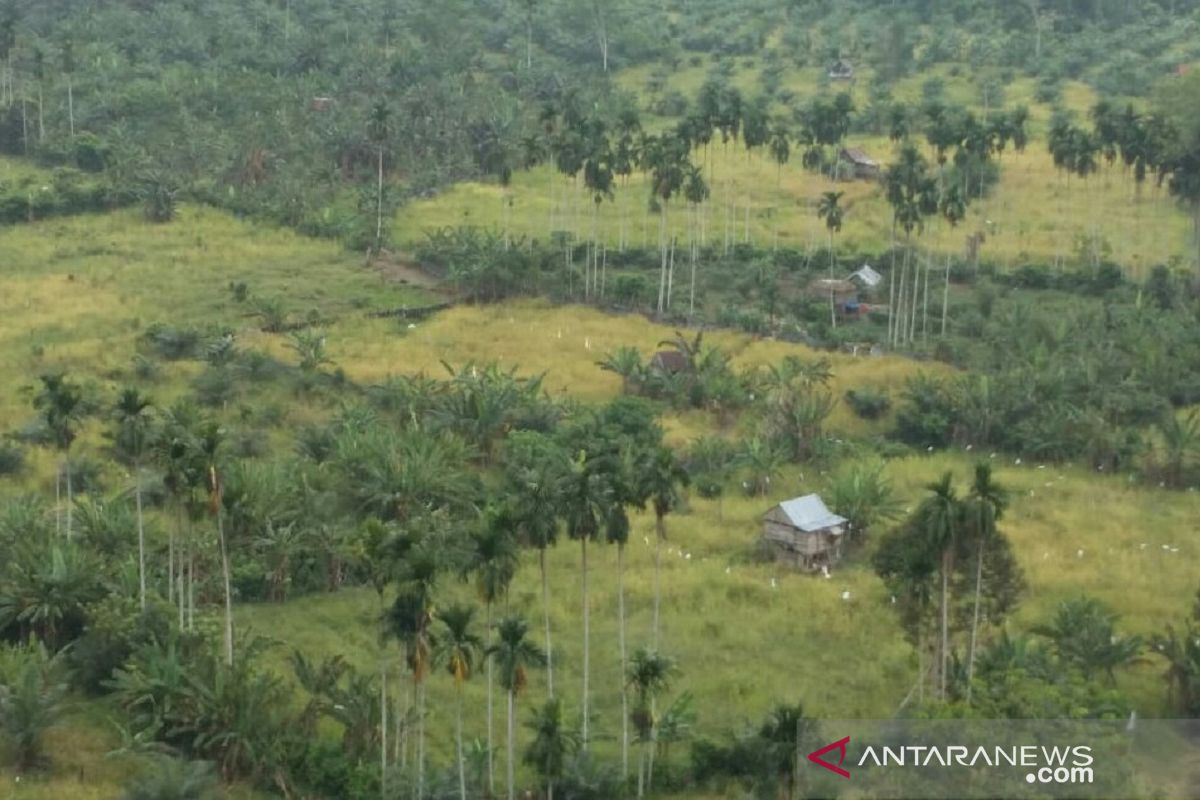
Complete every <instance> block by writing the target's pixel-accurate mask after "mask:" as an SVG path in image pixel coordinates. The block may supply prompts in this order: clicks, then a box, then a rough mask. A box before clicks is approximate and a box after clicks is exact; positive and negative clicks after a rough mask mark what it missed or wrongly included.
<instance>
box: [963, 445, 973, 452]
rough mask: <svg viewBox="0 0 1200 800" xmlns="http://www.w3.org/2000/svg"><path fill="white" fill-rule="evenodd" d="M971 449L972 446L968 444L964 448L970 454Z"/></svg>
mask: <svg viewBox="0 0 1200 800" xmlns="http://www.w3.org/2000/svg"><path fill="white" fill-rule="evenodd" d="M972 447H974V445H970V444H969V445H967V446H966V447H965V448H964V449H965V450H966V451H967V452H970V451H971V448H972Z"/></svg>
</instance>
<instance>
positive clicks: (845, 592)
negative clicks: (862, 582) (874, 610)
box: [842, 589, 850, 600]
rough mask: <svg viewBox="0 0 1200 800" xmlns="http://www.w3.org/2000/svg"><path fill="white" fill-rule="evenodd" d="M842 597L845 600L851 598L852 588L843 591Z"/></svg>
mask: <svg viewBox="0 0 1200 800" xmlns="http://www.w3.org/2000/svg"><path fill="white" fill-rule="evenodd" d="M842 599H843V600H849V599H850V590H849V589H847V590H846V591H844V592H842Z"/></svg>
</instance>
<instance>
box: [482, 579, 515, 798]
mask: <svg viewBox="0 0 1200 800" xmlns="http://www.w3.org/2000/svg"><path fill="white" fill-rule="evenodd" d="M487 629H488V634H487V646H488V649H491V646H492V601H491V600H489V601H488V604H487ZM492 662H493V659H492V657H491V656H488V657H487V767H488V794H489V795H491V794H495V792H496V759H495V753H496V747H495V742H494V735H493V734H494V731H495V725H494V724H493V719H494V716H495V714H494V705H493V703H492V694H493V690H494V687H495V683H496V682H495V681H494V680H493V678H492ZM509 758H510V759H511V758H512V756H511V755H510V756H509ZM509 794H510V796H511V794H512V783H511V781H510V782H509Z"/></svg>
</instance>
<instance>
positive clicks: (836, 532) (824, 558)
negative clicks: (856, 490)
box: [762, 494, 848, 570]
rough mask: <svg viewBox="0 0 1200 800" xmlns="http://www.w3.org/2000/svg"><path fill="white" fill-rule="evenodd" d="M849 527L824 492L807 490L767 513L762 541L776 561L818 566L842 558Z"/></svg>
mask: <svg viewBox="0 0 1200 800" xmlns="http://www.w3.org/2000/svg"><path fill="white" fill-rule="evenodd" d="M847 529H848V525H847V520H846V518H845V517H839V516H838V515H837V514H834V513H833V512H832V511H830V510H829V509H828V508H827V507H826V506H825V501H823V500H822V499H821V498H820V496H818V495H815V494H807V495H804V496H803V497H796V498H793V499H792V500H785V501H783V502H782V503H780V504H779V505H777V506H775V507H774V508H772V509H771V510H770V511H768V512H767V513H766V515H765V516H764V517H763V534H762V541H763V544H764V545H765V546H766V548H767V549H768V550H769V551H770V552H771V553H772V555H774V557H775V560H776V561H780V562H783V563H786V564H789V565H791V566H794V567H797V568H799V569H808V570H817V569H820V568H821V567H825V566H829V565H831V564H834V563H836V562H837V561H839V560H840V559H841V557H842V541H843V539H844V538H845V535H846V531H847Z"/></svg>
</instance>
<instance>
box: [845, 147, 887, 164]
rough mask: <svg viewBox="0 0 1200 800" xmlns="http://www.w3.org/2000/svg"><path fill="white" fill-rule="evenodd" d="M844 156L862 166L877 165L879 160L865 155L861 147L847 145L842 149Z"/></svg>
mask: <svg viewBox="0 0 1200 800" xmlns="http://www.w3.org/2000/svg"><path fill="white" fill-rule="evenodd" d="M842 152H843V153H845V154H846V158H848V159H850V160H851V161H853V162H854V163H855V164H859V165H861V166H864V167H878V166H879V162H878V161H876V160H875V159H873V158H871V157H870V156H869V155H867V153H866V151H865V150H863V149H862V148H861V147H847V148H845V149H843V150H842Z"/></svg>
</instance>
